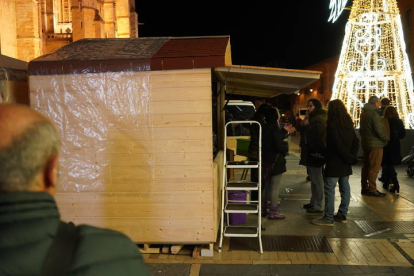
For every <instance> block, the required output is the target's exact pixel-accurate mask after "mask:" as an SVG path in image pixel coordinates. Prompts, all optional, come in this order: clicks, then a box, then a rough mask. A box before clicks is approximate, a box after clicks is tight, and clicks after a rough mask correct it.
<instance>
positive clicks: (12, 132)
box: [0, 105, 60, 192]
mask: <svg viewBox="0 0 414 276" xmlns="http://www.w3.org/2000/svg"><path fill="white" fill-rule="evenodd" d="M0 133H1V135H0V192H17V191H32V190H34V189H35V188H36V187H37V185H39V183H40V182H41V183H40V184H42V185H43V184H45V183H43V182H44V181H46V182H48V181H49V179H48V177H47V176H44V175H43V174H44V173H49V171H48V170H50V169H51V168H49V167H50V166H51V162H52V163H54V162H55V161H53V160H55V159H56V158H57V156H58V154H59V149H60V141H59V136H58V133H57V131H56V129H55V127H54V126H53V124H52V123H51V121H50V120H49V119H47V118H46V117H45V116H43V115H42V114H40V113H39V112H37V111H34V110H32V109H30V108H28V107H23V106H16V105H0ZM45 177H46V178H45ZM46 184H48V183H46Z"/></svg>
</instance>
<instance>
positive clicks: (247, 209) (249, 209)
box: [224, 204, 259, 214]
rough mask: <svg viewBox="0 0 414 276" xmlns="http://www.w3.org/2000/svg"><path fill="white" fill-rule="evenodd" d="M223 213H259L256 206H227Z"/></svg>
mask: <svg viewBox="0 0 414 276" xmlns="http://www.w3.org/2000/svg"><path fill="white" fill-rule="evenodd" d="M224 212H225V213H242V214H255V213H257V212H259V208H258V205H257V204H227V205H226V209H224Z"/></svg>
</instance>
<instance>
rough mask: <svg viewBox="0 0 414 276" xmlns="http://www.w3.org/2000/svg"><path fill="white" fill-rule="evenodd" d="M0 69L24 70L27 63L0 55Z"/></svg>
mask: <svg viewBox="0 0 414 276" xmlns="http://www.w3.org/2000/svg"><path fill="white" fill-rule="evenodd" d="M0 67H4V68H9V69H15V70H26V69H27V62H25V61H23V60H20V59H15V58H11V57H8V56H4V55H0Z"/></svg>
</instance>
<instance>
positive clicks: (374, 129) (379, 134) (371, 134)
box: [359, 103, 388, 150]
mask: <svg viewBox="0 0 414 276" xmlns="http://www.w3.org/2000/svg"><path fill="white" fill-rule="evenodd" d="M378 111H379V109H378V108H375V106H373V105H372V104H369V103H367V104H365V105H364V108H363V112H362V113H361V123H360V130H359V132H360V134H361V145H362V148H363V149H364V150H374V149H382V148H383V147H385V146H386V145H387V143H388V139H387V134H386V131H385V127H384V124H383V122H382V120H381V117H380V115H379V113H378Z"/></svg>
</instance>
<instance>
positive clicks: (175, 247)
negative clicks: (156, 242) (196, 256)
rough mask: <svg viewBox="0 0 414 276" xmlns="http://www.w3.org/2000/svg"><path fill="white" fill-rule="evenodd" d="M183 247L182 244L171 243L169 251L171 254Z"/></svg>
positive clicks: (176, 252)
mask: <svg viewBox="0 0 414 276" xmlns="http://www.w3.org/2000/svg"><path fill="white" fill-rule="evenodd" d="M183 247H184V244H180V245H173V246H171V253H172V254H178V252H180V250H181V249H182V248H183Z"/></svg>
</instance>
